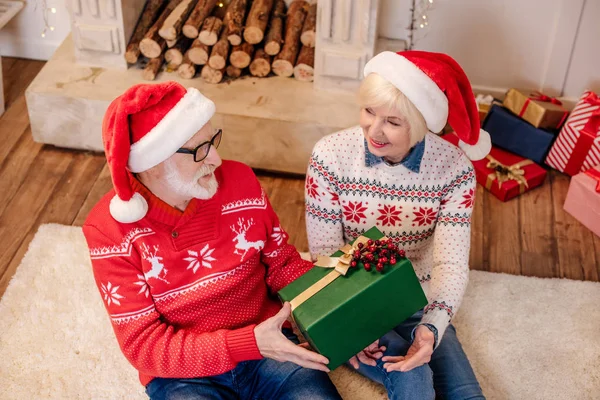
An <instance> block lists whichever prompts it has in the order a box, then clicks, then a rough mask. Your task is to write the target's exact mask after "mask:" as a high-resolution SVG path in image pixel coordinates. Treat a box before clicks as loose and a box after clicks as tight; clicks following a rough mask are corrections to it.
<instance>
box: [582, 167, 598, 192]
mask: <svg viewBox="0 0 600 400" xmlns="http://www.w3.org/2000/svg"><path fill="white" fill-rule="evenodd" d="M585 174H586V175H587V176H589V177H591V178H593V179H595V180H596V192H597V193H600V171H598V170H597V169H596V168H591V169H588V170H587V171H585Z"/></svg>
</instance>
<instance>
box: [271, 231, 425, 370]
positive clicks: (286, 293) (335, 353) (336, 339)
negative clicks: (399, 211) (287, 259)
mask: <svg viewBox="0 0 600 400" xmlns="http://www.w3.org/2000/svg"><path fill="white" fill-rule="evenodd" d="M363 236H365V237H366V238H369V239H373V240H376V239H381V238H382V237H383V236H384V235H383V234H382V233H381V231H379V230H378V229H377V228H371V229H370V230H368V231H367V232H365V233H364V234H363ZM352 243H354V242H352ZM342 255H344V253H343V252H342V251H337V252H336V253H334V254H332V255H331V257H340V256H342ZM332 271H333V269H330V268H323V267H319V266H315V267H313V268H312V269H311V270H309V271H308V272H307V273H305V274H304V275H302V276H300V277H299V278H298V279H296V280H295V281H293V282H292V283H290V284H289V285H287V286H286V287H285V288H283V289H281V290H280V291H279V297H280V299H281V300H283V301H289V302H291V301H292V300H293V299H294V298H296V296H298V295H299V294H301V293H303V292H304V291H305V290H306V289H307V288H309V287H311V286H312V285H313V284H315V283H316V282H318V281H319V280H321V279H322V278H323V277H325V276H326V275H328V274H330V273H332ZM426 305H427V297H426V296H425V293H424V292H423V289H422V288H421V284H420V282H419V279H418V278H417V275H416V274H415V271H414V269H413V266H412V264H411V262H410V261H409V260H408V259H406V258H402V259H400V260H399V261H398V262H396V264H394V265H389V266H386V267H385V269H384V271H383V272H377V271H375V270H374V269H373V270H371V271H366V270H365V269H364V268H363V265H362V263H361V264H359V266H358V268H351V269H349V270H348V273H347V274H346V275H341V276H339V277H337V278H336V279H335V280H333V282H331V283H329V284H328V285H327V286H325V287H324V288H323V289H321V290H320V291H318V292H317V293H315V294H314V295H312V296H311V297H310V298H308V299H307V300H305V301H304V302H303V303H301V304H300V305H299V306H297V307H296V308H295V309H294V310H293V312H292V314H293V317H294V320H295V321H296V324H297V325H298V328H299V329H300V331H301V332H302V335H304V337H305V338H306V340H307V341H308V342H309V343H310V345H311V346H312V348H313V349H315V350H316V351H318V352H319V353H321V354H323V355H324V356H325V357H327V358H328V359H329V365H328V367H329V368H330V369H331V370H333V369H335V368H337V367H339V366H340V365H342V364H344V363H345V362H346V361H348V360H349V359H350V358H351V357H352V356H354V355H355V354H356V353H358V352H359V351H360V350H362V349H364V348H365V347H367V346H368V345H370V344H371V343H373V342H374V341H375V340H377V339H378V338H380V337H381V336H383V335H384V334H386V333H387V332H389V331H390V330H392V329H393V328H394V327H395V326H396V325H399V324H400V323H402V322H403V321H405V320H406V319H408V318H409V317H410V316H411V315H413V314H414V313H415V312H417V311H419V310H420V309H422V308H423V307H425V306H426Z"/></svg>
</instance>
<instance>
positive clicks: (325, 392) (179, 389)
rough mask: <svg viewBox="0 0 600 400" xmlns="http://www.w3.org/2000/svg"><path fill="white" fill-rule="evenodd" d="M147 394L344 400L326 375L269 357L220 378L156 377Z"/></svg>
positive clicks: (155, 397) (165, 399)
mask: <svg viewBox="0 0 600 400" xmlns="http://www.w3.org/2000/svg"><path fill="white" fill-rule="evenodd" d="M283 333H284V334H285V335H286V336H287V338H288V339H290V340H291V341H293V342H294V343H296V344H297V343H298V338H297V337H296V335H294V333H293V332H292V331H291V330H289V329H284V330H283ZM146 393H147V394H148V396H149V397H150V399H151V400H175V399H177V400H188V399H190V400H191V399H223V400H225V399H227V400H229V399H248V400H258V399H261V400H266V399H282V400H284V399H285V400H301V399H315V400H320V399H323V400H324V399H341V397H340V395H339V394H338V392H337V389H336V388H335V386H334V385H333V383H332V382H331V380H330V379H329V376H328V375H327V374H326V373H325V372H322V371H316V370H313V369H308V368H303V367H300V366H298V365H296V364H294V363H291V362H283V363H282V362H279V361H275V360H271V359H268V358H265V359H262V360H256V361H245V362H241V363H239V364H238V365H237V366H236V367H235V368H234V369H233V370H231V371H229V372H226V373H224V374H221V375H217V376H210V377H205V378H188V379H172V378H154V379H153V380H152V381H151V382H150V383H149V384H148V385H147V386H146Z"/></svg>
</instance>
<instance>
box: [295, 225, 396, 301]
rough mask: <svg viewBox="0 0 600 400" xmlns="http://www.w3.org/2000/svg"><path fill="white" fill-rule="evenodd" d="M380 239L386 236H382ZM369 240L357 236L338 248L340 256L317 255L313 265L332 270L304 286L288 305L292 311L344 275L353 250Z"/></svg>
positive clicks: (356, 249) (348, 266) (348, 267)
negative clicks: (352, 240)
mask: <svg viewBox="0 0 600 400" xmlns="http://www.w3.org/2000/svg"><path fill="white" fill-rule="evenodd" d="M381 239H386V240H387V238H386V237H385V236H384V237H383V238H381ZM368 241H369V238H368V237H365V236H359V237H358V238H357V239H356V240H355V241H354V243H352V244H351V245H350V244H347V245H345V246H344V247H342V248H341V249H340V251H342V252H343V253H344V255H342V256H340V257H325V256H319V257H317V262H316V263H315V265H316V266H317V267H322V268H332V269H333V271H331V272H330V273H328V274H327V275H325V276H324V277H322V278H321V279H319V280H318V281H316V282H315V283H313V284H312V285H311V286H309V287H308V288H306V289H305V290H304V291H303V292H302V293H300V294H299V295H297V296H296V297H294V298H293V299H292V301H290V305H291V306H292V311H293V310H294V309H296V308H297V307H299V306H300V305H301V304H302V303H304V302H305V301H306V300H308V299H310V298H311V297H312V296H314V295H315V294H317V293H318V292H319V291H321V290H322V289H324V288H325V287H326V286H327V285H329V284H330V283H332V282H333V281H335V280H336V279H337V278H339V277H340V276H344V275H346V273H348V269H350V262H351V261H352V255H353V254H354V252H355V251H358V250H359V249H358V244H359V243H362V244H363V245H365V244H366V243H367V242H368Z"/></svg>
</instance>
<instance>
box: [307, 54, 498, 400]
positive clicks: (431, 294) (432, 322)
mask: <svg viewBox="0 0 600 400" xmlns="http://www.w3.org/2000/svg"><path fill="white" fill-rule="evenodd" d="M364 75H365V79H364V80H363V82H362V84H361V87H360V90H359V102H360V106H361V111H360V125H359V126H355V127H352V128H349V129H346V130H343V131H341V132H337V133H334V134H332V135H329V136H327V137H325V138H323V139H322V140H321V141H319V142H318V143H317V145H316V146H315V148H314V150H313V153H312V156H311V159H310V164H309V168H308V173H307V178H306V224H307V231H308V241H309V247H310V252H311V255H312V256H313V258H314V257H316V256H318V255H330V254H331V253H333V252H334V251H336V250H337V249H339V248H340V247H342V246H343V245H344V244H345V243H348V242H350V241H352V240H354V239H355V238H357V237H358V236H360V235H361V234H363V233H364V232H365V231H367V230H368V229H369V228H370V227H372V226H377V227H378V228H379V229H380V230H381V231H382V232H383V233H384V234H385V235H386V236H387V237H389V238H391V239H392V240H393V241H394V243H395V244H396V245H398V247H399V248H401V249H404V250H405V252H406V255H407V257H408V258H409V259H410V260H411V262H412V264H413V266H414V269H415V272H416V274H417V276H418V277H419V279H420V282H421V285H422V287H423V290H424V292H425V294H426V295H427V298H428V305H427V306H426V307H425V308H424V309H423V310H421V311H419V312H418V313H416V314H415V315H413V316H412V317H411V318H409V319H408V320H407V321H404V322H403V323H401V324H400V325H398V326H397V327H396V328H394V329H393V330H392V331H391V332H389V333H387V334H386V335H384V336H383V337H382V338H380V339H379V340H378V341H376V342H375V343H373V344H372V345H371V346H369V347H367V348H366V349H365V350H363V351H362V352H360V353H359V354H358V355H357V356H356V357H354V358H353V359H352V360H350V364H351V365H352V366H353V367H354V368H356V369H357V370H358V372H359V373H361V374H362V375H364V376H367V377H368V378H370V379H372V380H374V381H376V382H379V383H381V384H383V385H385V387H386V389H387V391H388V395H389V397H390V398H392V399H433V398H434V397H435V396H436V395H437V396H438V398H443V399H481V398H484V397H483V395H482V392H481V389H480V387H479V384H478V382H477V379H476V377H475V375H474V373H473V370H472V369H471V366H470V364H469V360H468V359H467V357H466V355H465V353H464V352H463V349H462V347H461V344H460V342H459V341H458V339H457V337H456V330H455V328H454V327H453V326H452V324H451V321H452V317H453V316H454V315H455V313H456V312H457V310H458V307H459V306H460V303H461V300H462V297H463V294H464V292H465V288H466V286H467V281H468V277H469V248H470V233H471V230H470V222H471V213H472V210H473V200H474V192H475V173H474V170H473V165H472V163H471V161H470V159H471V160H476V159H481V158H484V157H485V156H486V155H487V153H488V152H489V150H490V148H491V144H490V139H489V135H488V134H487V133H486V132H484V131H480V129H479V116H478V112H477V107H476V104H475V99H474V98H473V93H472V90H471V86H470V84H469V81H468V79H467V77H466V75H465V73H464V72H463V70H462V69H461V67H460V66H459V65H458V64H457V63H456V62H455V61H454V60H453V59H452V58H450V57H449V56H447V55H444V54H439V53H429V52H421V51H405V52H400V53H392V52H384V53H381V54H379V55H377V56H376V57H374V58H373V59H372V60H371V61H369V62H368V63H367V65H366V66H365V71H364ZM447 122H449V124H450V125H451V126H452V128H453V129H454V131H455V133H456V134H457V135H458V136H459V138H460V139H461V141H460V147H461V149H462V150H461V149H459V148H457V147H455V146H454V145H452V144H450V143H448V142H446V141H445V140H443V139H441V138H439V137H438V136H436V135H435V134H433V133H430V131H431V132H439V131H441V130H442V129H443V127H444V126H445V125H446V123H447ZM390 307H393V304H390Z"/></svg>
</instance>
